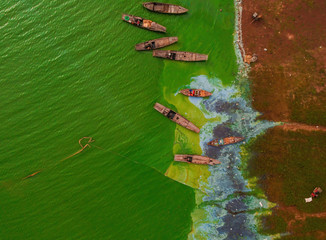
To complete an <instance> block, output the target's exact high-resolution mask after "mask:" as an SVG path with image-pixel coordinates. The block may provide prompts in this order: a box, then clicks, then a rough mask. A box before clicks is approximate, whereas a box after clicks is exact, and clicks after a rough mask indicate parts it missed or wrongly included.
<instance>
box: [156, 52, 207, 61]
mask: <svg viewBox="0 0 326 240" xmlns="http://www.w3.org/2000/svg"><path fill="white" fill-rule="evenodd" d="M153 57H161V58H166V59H171V60H176V61H186V62H197V61H206V60H207V59H208V55H205V54H200V53H192V52H180V51H172V50H154V51H153Z"/></svg>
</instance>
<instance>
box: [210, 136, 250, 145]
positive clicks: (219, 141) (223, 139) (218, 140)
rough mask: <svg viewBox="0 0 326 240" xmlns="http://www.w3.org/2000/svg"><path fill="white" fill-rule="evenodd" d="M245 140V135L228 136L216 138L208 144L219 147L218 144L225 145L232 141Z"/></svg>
mask: <svg viewBox="0 0 326 240" xmlns="http://www.w3.org/2000/svg"><path fill="white" fill-rule="evenodd" d="M243 140H244V138H243V137H227V138H221V139H215V140H213V141H210V142H209V143H207V144H208V145H210V146H215V147H218V146H224V145H228V144H232V143H237V142H241V141H243Z"/></svg>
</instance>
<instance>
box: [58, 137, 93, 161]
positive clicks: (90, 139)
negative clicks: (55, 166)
mask: <svg viewBox="0 0 326 240" xmlns="http://www.w3.org/2000/svg"><path fill="white" fill-rule="evenodd" d="M83 139H88V142H87V143H86V144H85V145H84V146H83V144H82V140H83ZM94 141H95V140H93V138H92V137H83V138H81V139H79V145H80V146H81V149H80V150H78V151H77V152H75V153H74V154H71V155H70V156H68V157H66V158H64V159H62V160H61V162H62V161H64V160H67V159H68V158H71V157H73V156H75V155H77V154H78V153H81V152H82V151H84V149H85V148H87V147H91V145H89V143H92V142H94Z"/></svg>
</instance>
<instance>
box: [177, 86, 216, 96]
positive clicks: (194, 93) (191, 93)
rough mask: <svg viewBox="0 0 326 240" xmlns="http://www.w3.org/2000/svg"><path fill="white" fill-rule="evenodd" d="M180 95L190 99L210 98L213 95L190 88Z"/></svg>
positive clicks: (181, 91)
mask: <svg viewBox="0 0 326 240" xmlns="http://www.w3.org/2000/svg"><path fill="white" fill-rule="evenodd" d="M180 93H182V94H183V95H186V96H189V97H209V96H210V95H212V93H211V92H207V91H205V90H202V89H189V88H187V89H182V90H180Z"/></svg>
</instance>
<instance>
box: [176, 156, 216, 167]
mask: <svg viewBox="0 0 326 240" xmlns="http://www.w3.org/2000/svg"><path fill="white" fill-rule="evenodd" d="M174 161H178V162H186V163H194V164H205V165H216V164H220V163H221V162H220V161H218V160H216V159H214V158H210V157H206V156H200V155H181V154H176V155H174Z"/></svg>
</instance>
